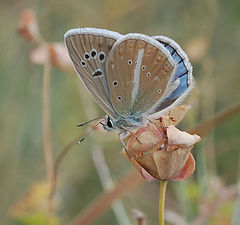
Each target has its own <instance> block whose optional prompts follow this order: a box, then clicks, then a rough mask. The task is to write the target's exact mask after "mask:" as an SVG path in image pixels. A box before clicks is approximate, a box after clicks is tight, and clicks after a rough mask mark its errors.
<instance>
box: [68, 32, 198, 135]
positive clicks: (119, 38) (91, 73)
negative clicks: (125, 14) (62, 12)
mask: <svg viewBox="0 0 240 225" xmlns="http://www.w3.org/2000/svg"><path fill="white" fill-rule="evenodd" d="M65 43H66V47H67V49H68V53H69V56H70V58H71V60H72V62H73V65H74V68H75V70H76V72H77V73H78V75H79V77H80V78H81V80H82V81H83V83H84V85H85V86H86V88H87V89H88V91H89V92H90V94H91V95H92V96H93V98H94V99H95V100H96V102H97V103H98V104H99V105H100V106H101V107H102V108H103V110H104V111H105V112H106V113H107V115H108V116H107V118H106V120H105V122H104V127H105V128H106V129H107V130H113V129H118V130H119V131H120V133H126V132H128V131H131V130H132V129H136V128H139V127H142V126H143V125H145V124H146V123H148V122H149V121H150V119H151V118H156V117H159V116H161V115H162V114H163V113H164V112H166V111H168V110H169V109H171V108H172V107H174V106H175V105H177V104H179V103H180V102H181V101H182V100H183V99H184V97H185V96H186V95H187V94H188V93H189V92H190V90H191V89H192V88H193V86H194V85H193V84H194V82H193V76H192V66H191V64H190V62H189V60H188V57H187V56H186V54H185V53H184V52H183V50H182V49H181V48H180V46H179V45H178V44H177V43H176V42H175V41H173V40H172V39H170V38H167V37H164V36H154V37H149V36H146V35H142V34H126V35H121V34H119V33H116V32H112V31H108V30H103V29H95V28H79V29H72V30H70V31H68V32H67V33H66V34H65Z"/></svg>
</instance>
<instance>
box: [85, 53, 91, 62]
mask: <svg viewBox="0 0 240 225" xmlns="http://www.w3.org/2000/svg"><path fill="white" fill-rule="evenodd" d="M84 58H85V59H86V60H89V58H90V56H89V54H88V53H87V52H86V53H85V54H84Z"/></svg>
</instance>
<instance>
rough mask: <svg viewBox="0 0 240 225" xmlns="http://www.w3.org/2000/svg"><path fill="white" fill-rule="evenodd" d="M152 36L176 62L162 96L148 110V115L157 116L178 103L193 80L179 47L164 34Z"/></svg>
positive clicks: (190, 88)
mask: <svg viewBox="0 0 240 225" xmlns="http://www.w3.org/2000/svg"><path fill="white" fill-rule="evenodd" d="M153 38H154V39H156V40H157V41H159V43H161V44H162V45H163V46H164V47H165V48H166V49H167V50H168V51H169V53H170V54H171V57H172V59H173V60H174V61H175V62H176V66H175V68H174V72H173V74H172V78H171V79H170V81H169V84H168V87H167V89H166V91H165V94H164V96H162V98H161V99H160V101H159V102H158V103H157V104H156V105H155V106H154V107H153V108H152V109H150V110H149V112H148V114H149V115H153V117H157V116H160V115H161V114H163V113H164V112H165V111H166V110H169V109H170V108H171V107H174V106H175V105H177V104H179V103H180V101H182V100H183V99H184V97H185V96H186V95H187V94H188V93H189V92H190V90H192V88H193V86H194V82H193V76H192V66H191V64H190V62H189V59H188V57H187V55H186V54H185V53H184V51H183V50H182V49H181V47H180V46H179V45H178V44H177V43H176V42H175V41H173V40H172V39H170V38H167V37H164V36H155V37H153Z"/></svg>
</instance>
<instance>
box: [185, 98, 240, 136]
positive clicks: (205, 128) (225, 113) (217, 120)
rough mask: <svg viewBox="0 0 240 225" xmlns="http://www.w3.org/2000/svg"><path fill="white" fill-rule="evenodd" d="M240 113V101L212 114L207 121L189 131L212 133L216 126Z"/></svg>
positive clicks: (193, 132) (192, 132)
mask: <svg viewBox="0 0 240 225" xmlns="http://www.w3.org/2000/svg"><path fill="white" fill-rule="evenodd" d="M237 113H240V102H237V103H235V104H234V105H231V106H229V107H227V108H225V109H222V110H221V111H219V112H217V113H216V114H214V115H212V116H210V117H209V118H208V119H206V120H205V121H203V122H201V123H200V124H199V125H198V126H196V127H194V128H193V129H191V130H189V131H188V133H191V134H198V135H199V136H203V135H206V134H208V133H210V132H211V131H212V130H213V129H214V128H215V127H216V126H218V125H219V124H221V123H223V122H225V121H226V120H227V119H229V118H231V117H232V116H234V115H235V114H237Z"/></svg>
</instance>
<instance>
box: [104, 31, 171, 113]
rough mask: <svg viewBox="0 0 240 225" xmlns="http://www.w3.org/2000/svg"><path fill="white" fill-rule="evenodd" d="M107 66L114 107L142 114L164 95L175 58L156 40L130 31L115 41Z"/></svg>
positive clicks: (118, 110)
mask: <svg viewBox="0 0 240 225" xmlns="http://www.w3.org/2000/svg"><path fill="white" fill-rule="evenodd" d="M107 66H108V69H107V71H108V82H109V89H110V96H111V100H112V104H113V107H114V109H115V110H116V111H117V112H118V113H119V114H120V115H123V116H126V117H128V116H129V115H131V114H143V113H144V112H146V111H147V110H149V109H150V108H151V107H152V106H153V105H154V104H155V103H156V102H157V101H158V100H159V99H160V98H161V96H162V95H163V93H164V92H165V89H166V87H167V84H168V81H169V79H170V77H171V74H172V73H173V70H174V66H175V62H174V61H173V60H172V58H171V57H170V53H169V52H168V50H167V49H166V48H165V47H164V46H163V45H162V44H160V43H158V42H157V41H156V40H154V39H152V38H150V37H148V36H145V35H141V34H128V35H125V36H124V37H123V38H121V39H119V40H118V41H117V42H116V43H115V44H114V46H113V48H112V50H111V52H110V54H109V61H108V65H107Z"/></svg>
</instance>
